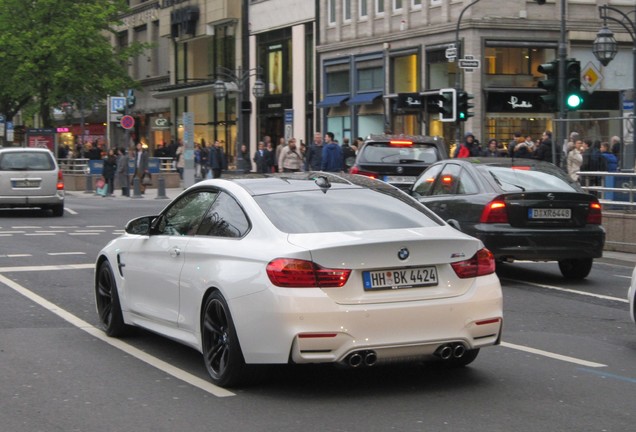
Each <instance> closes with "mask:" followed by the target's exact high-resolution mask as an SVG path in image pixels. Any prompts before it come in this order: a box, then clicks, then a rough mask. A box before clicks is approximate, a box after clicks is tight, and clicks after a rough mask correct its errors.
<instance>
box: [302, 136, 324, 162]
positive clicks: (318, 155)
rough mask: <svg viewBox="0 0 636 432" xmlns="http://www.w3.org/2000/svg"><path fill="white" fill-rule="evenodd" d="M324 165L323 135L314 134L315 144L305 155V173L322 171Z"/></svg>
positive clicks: (311, 145)
mask: <svg viewBox="0 0 636 432" xmlns="http://www.w3.org/2000/svg"><path fill="white" fill-rule="evenodd" d="M321 163H322V135H321V134H320V132H316V133H315V134H314V142H313V143H311V144H310V145H309V148H308V149H307V153H306V154H305V171H320V165H321Z"/></svg>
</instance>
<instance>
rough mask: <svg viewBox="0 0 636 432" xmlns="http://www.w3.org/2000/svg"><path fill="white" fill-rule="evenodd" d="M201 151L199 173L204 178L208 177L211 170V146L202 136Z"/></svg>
mask: <svg viewBox="0 0 636 432" xmlns="http://www.w3.org/2000/svg"><path fill="white" fill-rule="evenodd" d="M200 147H201V149H200V151H199V163H200V165H199V171H198V173H197V174H198V175H200V176H201V178H202V179H206V178H207V177H208V173H209V172H210V147H209V146H208V143H207V142H206V141H205V139H204V138H201V144H200Z"/></svg>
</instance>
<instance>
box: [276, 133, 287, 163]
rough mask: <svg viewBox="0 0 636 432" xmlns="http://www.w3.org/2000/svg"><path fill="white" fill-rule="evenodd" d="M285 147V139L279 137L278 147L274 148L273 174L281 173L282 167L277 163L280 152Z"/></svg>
mask: <svg viewBox="0 0 636 432" xmlns="http://www.w3.org/2000/svg"><path fill="white" fill-rule="evenodd" d="M285 146H287V143H286V142H285V138H283V137H281V138H280V139H279V140H278V145H277V146H276V155H275V157H274V168H275V172H283V171H282V167H281V166H280V165H279V164H278V162H279V161H280V152H282V151H283V149H284V148H285Z"/></svg>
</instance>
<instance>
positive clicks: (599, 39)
mask: <svg viewBox="0 0 636 432" xmlns="http://www.w3.org/2000/svg"><path fill="white" fill-rule="evenodd" d="M598 11H599V16H600V18H602V19H603V27H602V28H601V29H600V30H599V32H598V33H597V34H596V39H595V40H594V45H593V48H592V52H593V53H594V56H595V57H596V58H597V60H598V61H600V62H601V64H602V65H603V66H607V65H608V64H609V62H611V61H612V60H613V59H614V56H616V53H617V52H618V43H617V42H616V39H614V33H613V32H612V31H611V30H610V29H609V28H608V27H607V21H608V20H609V21H614V22H616V23H619V24H620V25H621V26H623V28H624V29H625V30H627V33H629V35H630V36H631V38H632V42H633V47H632V54H633V64H632V79H633V81H632V104H633V105H632V119H631V121H632V122H634V121H635V120H636V21H635V20H636V4H635V5H634V11H633V13H634V20H632V19H630V18H629V15H628V14H626V13H624V12H623V11H621V10H619V9H617V8H615V7H612V6H608V5H603V6H599V7H598ZM610 12H614V13H616V14H617V15H618V16H620V18H616V17H614V16H611V15H610ZM630 13H632V12H630ZM623 121H624V120H623ZM633 131H634V125H632V137H631V142H629V143H628V142H627V140H625V139H624V140H623V154H622V155H621V156H622V157H621V168H623V169H633V168H634V132H633Z"/></svg>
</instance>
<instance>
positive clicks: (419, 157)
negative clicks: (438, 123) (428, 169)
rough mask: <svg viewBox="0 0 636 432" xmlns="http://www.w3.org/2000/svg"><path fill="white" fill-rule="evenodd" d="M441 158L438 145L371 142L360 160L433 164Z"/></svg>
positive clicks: (367, 161)
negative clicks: (397, 144) (400, 144)
mask: <svg viewBox="0 0 636 432" xmlns="http://www.w3.org/2000/svg"><path fill="white" fill-rule="evenodd" d="M438 160H441V157H440V154H439V152H438V151H437V147H435V146H433V145H429V144H418V143H413V144H412V145H409V146H395V145H391V144H389V143H376V142H369V143H367V144H366V145H365V146H364V147H363V148H362V152H361V155H360V162H366V163H387V164H399V163H409V162H411V163H418V162H420V163H424V164H427V165H429V164H432V163H433V162H437V161H438Z"/></svg>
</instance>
